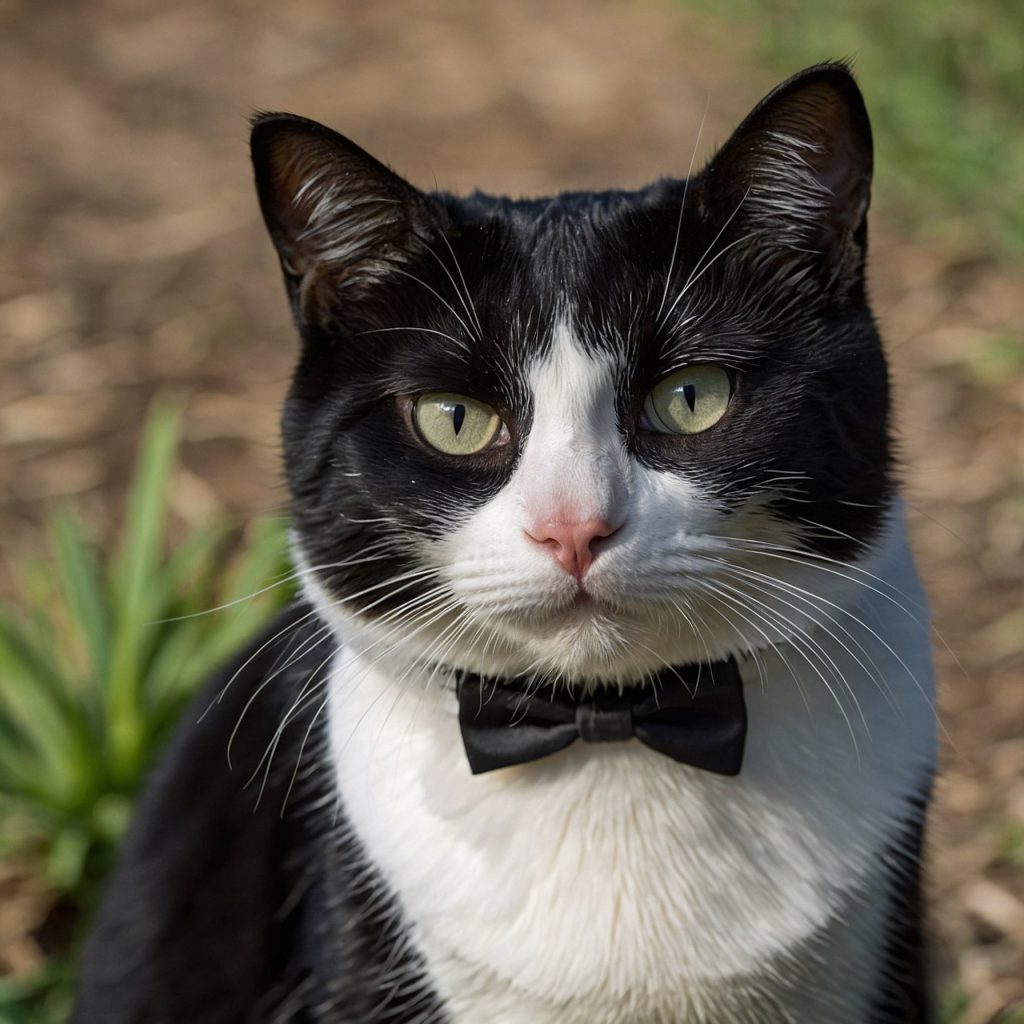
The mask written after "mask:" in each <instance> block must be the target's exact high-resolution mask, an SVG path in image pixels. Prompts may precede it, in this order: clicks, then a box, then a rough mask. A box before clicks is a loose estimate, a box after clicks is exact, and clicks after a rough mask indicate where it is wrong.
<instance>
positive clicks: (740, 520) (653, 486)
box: [310, 327, 935, 1024]
mask: <svg viewBox="0 0 1024 1024" xmlns="http://www.w3.org/2000/svg"><path fill="white" fill-rule="evenodd" d="M615 369H616V368H615V367H614V366H613V365H612V364H611V363H610V362H607V363H601V362H599V361H595V360H593V359H591V358H590V357H588V356H587V355H586V354H585V353H583V352H582V351H581V349H580V348H579V346H578V345H577V344H576V343H575V342H574V341H573V339H572V337H571V334H570V333H569V332H568V330H567V329H566V328H564V327H562V328H561V329H560V331H559V333H558V335H557V336H556V343H555V345H554V348H553V351H552V353H551V355H550V356H549V357H548V359H547V360H546V362H545V363H543V364H542V365H539V366H538V367H536V368H535V369H534V373H533V375H532V379H531V386H532V388H533V394H534V401H535V413H534V426H533V430H532V432H531V435H530V438H529V440H528V443H527V446H526V450H525V452H524V455H523V459H522V462H521V464H520V466H519V468H518V469H517V472H516V474H515V475H514V477H513V479H512V480H511V481H510V482H509V484H508V485H507V486H506V487H505V488H504V490H503V491H502V492H501V493H500V494H499V495H497V496H496V497H495V498H494V499H493V500H492V501H491V502H490V503H489V504H488V505H487V506H486V507H485V508H483V509H482V510H480V511H478V512H477V513H475V514H474V515H473V516H472V517H471V518H470V519H469V520H468V521H467V522H465V523H464V524H463V525H462V526H461V527H460V528H459V529H458V530H457V531H456V532H455V533H454V534H452V535H450V536H449V538H448V539H447V540H446V541H444V542H440V543H438V544H436V545H435V546H433V547H432V548H430V549H429V550H428V551H427V552H426V553H425V557H426V556H429V558H430V559H431V560H432V561H433V563H434V564H436V565H437V567H438V569H439V571H440V572H441V573H442V574H443V576H444V578H445V579H446V580H447V581H448V585H449V586H450V588H451V592H452V593H453V594H454V595H455V596H456V597H457V599H458V602H459V605H460V607H461V608H462V611H461V613H458V614H457V613H453V612H451V610H450V606H446V610H445V609H443V614H439V617H438V618H437V619H436V622H434V621H431V622H428V623H427V626H425V627H423V629H422V631H421V633H420V634H419V635H415V636H412V635H410V636H409V638H408V640H407V642H405V643H400V644H399V645H398V646H397V647H396V646H395V645H394V640H395V639H396V638H397V637H400V636H401V631H395V630H391V631H389V630H385V629H382V628H381V627H379V626H378V627H370V626H367V625H366V624H365V623H364V622H362V621H361V620H360V619H359V618H358V616H356V615H355V614H353V613H351V612H342V611H340V610H339V609H338V607H337V606H335V605H333V604H332V603H331V602H329V601H328V600H327V599H326V597H325V596H324V595H323V594H321V593H319V592H318V590H317V588H316V586H315V584H314V585H312V586H311V588H310V593H311V596H312V597H313V598H314V600H316V601H317V603H318V604H319V605H320V607H321V609H322V611H323V614H324V615H325V616H326V617H327V618H328V619H329V620H330V621H331V622H332V624H334V626H335V627H336V630H337V632H338V633H339V637H340V639H341V642H342V643H343V644H344V645H345V646H344V647H343V648H342V650H341V651H340V652H339V654H338V655H337V656H336V659H335V662H334V666H333V673H332V678H331V681H330V687H329V714H330V734H331V745H332V752H333V757H334V766H335V770H336V772H337V780H338V785H339V789H340V795H341V798H342V800H343V803H344V807H345V810H346V812H347V814H348V815H349V817H350V819H351V821H352V823H353V825H354V827H355V829H356V832H357V833H358V835H359V836H360V838H361V840H362V842H363V843H364V844H365V847H366V849H367V851H368V854H369V856H370V858H371V859H372V860H373V862H374V863H375V864H376V865H377V866H378V868H379V869H380V871H381V872H382V874H383V876H384V878H385V879H386V881H387V882H388V883H389V884H390V885H391V887H392V888H393V889H394V891H395V893H396V894H397V897H398V899H399V901H400V904H401V906H402V908H403V910H404V912H405V914H406V915H407V917H408V920H409V921H410V922H411V927H412V929H413V936H414V939H415V942H416V944H417V945H418V947H419V948H420V949H421V950H422V952H423V954H424V956H425V958H426V961H427V964H428V967H429V969H430V971H431V974H432V976H433V979H434V982H435V984H436V985H437V987H438V990H439V992H440V994H441V995H442V997H443V998H445V1000H446V1001H447V1002H448V1004H449V1007H450V1010H451V1013H452V1019H453V1020H454V1021H455V1022H457V1024H464V1022H473V1024H479V1022H481V1021H488V1022H497V1024H518V1022H522V1024H555V1022H558V1024H584V1022H587V1024H618V1022H622V1021H637V1022H652V1024H655V1022H664V1024H669V1022H672V1024H675V1022H683V1021H700V1022H716V1024H719V1022H720V1024H725V1022H730V1024H735V1022H745V1021H749V1022H758V1024H767V1022H771V1021H793V1022H798V1024H811V1022H814V1024H832V1022H835V1024H842V1022H846V1021H849V1022H855V1021H860V1020H861V1019H862V1017H863V1014H864V1012H865V1009H866V1006H867V1001H868V1000H869V998H870V995H871V992H870V986H871V984H872V981H873V979H874V974H875V969H876V967H877V964H878V956H879V954H880V952H881V945H882V940H881V922H882V919H883V915H884V913H885V910H886V907H885V905H884V899H882V898H881V894H882V893H883V892H884V887H885V884H886V881H887V879H888V865H887V862H886V859H885V853H886V850H887V849H888V848H891V846H892V844H893V843H894V842H895V841H896V840H897V837H898V831H897V830H898V828H899V826H900V825H901V824H902V823H903V822H904V821H905V819H906V817H907V815H908V813H909V809H910V803H911V801H912V799H913V798H914V796H915V795H916V794H917V793H918V792H919V791H920V788H921V787H922V786H923V785H924V784H925V783H926V781H927V779H928V777H929V775H930V772H931V770H932V765H933V761H934V756H935V738H934V736H935V722H934V715H933V710H932V703H931V701H932V675H931V666H930V656H929V644H928V629H927V623H926V614H927V613H926V612H925V611H924V599H923V596H922V594H921V592H920V588H919V585H918V583H917V579H916V576H915V573H914V569H913V565H912V563H911V560H910V555H909V552H908V549H907V545H906V542H905V539H904V534H903V528H902V522H901V518H900V517H899V516H898V515H894V516H893V517H892V519H891V522H890V524H889V529H888V533H887V535H886V537H885V538H884V540H883V542H882V543H881V544H880V545H879V546H878V548H877V550H876V551H875V552H874V554H873V556H872V557H871V558H870V559H868V560H866V561H865V562H864V563H863V564H862V565H859V566H854V567H844V566H837V565H829V564H828V563H818V564H816V565H807V564H798V562H797V561H793V562H790V561H789V560H788V559H787V558H786V556H784V555H782V556H780V555H778V554H775V555H774V556H773V555H772V553H771V552H772V551H776V552H777V548H772V549H766V548H759V547H758V546H757V545H756V544H754V545H746V546H745V545H744V543H743V542H742V541H741V540H738V539H737V538H745V539H746V540H748V541H750V540H753V541H757V540H759V539H760V540H762V541H765V542H770V543H771V544H773V545H782V544H789V545H792V544H793V543H794V542H795V539H796V538H794V537H793V536H792V535H790V534H787V533H786V530H785V529H784V528H783V527H780V526H778V525H777V524H775V523H774V521H772V520H771V519H770V518H769V517H768V516H766V515H764V514H763V513H761V512H760V511H759V510H758V508H757V506H756V505H754V506H753V507H751V508H750V509H748V510H746V511H744V512H740V513H735V514H733V515H732V516H731V517H730V516H726V515H725V514H724V512H723V511H722V510H720V509H717V508H716V507H715V506H714V504H713V503H712V502H711V501H710V500H709V498H708V497H707V495H706V493H705V492H704V490H703V489H702V487H701V485H700V481H699V480H696V479H694V480H689V479H686V478H684V477H681V476H679V475H676V474H666V473H655V472H653V471H651V470H647V469H644V468H643V467H642V466H640V465H639V464H638V463H635V462H633V461H632V460H630V459H629V458H628V456H627V455H626V453H625V451H624V449H623V448H622V446H621V443H620V442H619V441H618V440H617V438H618V436H619V434H618V431H617V430H616V429H615V428H614V412H613V406H612V401H613V391H612V383H611V382H612V380H613V378H614V373H615ZM546 502H547V503H550V504H552V505H554V504H557V503H565V502H568V503H570V504H572V506H573V507H574V508H576V509H578V510H579V511H580V512H581V513H582V514H585V515H591V514H601V515H604V514H608V513H614V515H616V516H618V517H619V518H622V519H624V520H625V525H624V526H623V528H622V530H621V531H620V532H619V533H618V534H617V535H616V536H615V537H614V538H612V539H611V540H610V541H609V544H608V547H607V548H606V549H605V550H602V551H601V553H600V554H599V556H598V558H597V560H596V561H595V563H594V565H593V567H592V569H591V570H590V572H589V573H588V574H587V576H586V577H585V580H586V586H587V590H588V592H589V593H590V594H591V595H592V598H593V603H592V604H590V605H588V606H587V607H585V608H582V609H580V608H578V607H577V606H576V605H575V604H574V600H575V596H576V592H577V588H576V583H575V581H574V580H573V579H572V578H571V577H569V576H567V575H566V574H565V573H564V572H562V571H561V569H559V568H558V566H557V565H556V564H555V562H554V560H553V559H552V558H551V557H550V555H549V554H547V553H546V552H545V551H544V550H542V549H541V548H539V547H538V545H537V544H536V543H535V542H531V541H530V540H529V538H527V537H525V536H524V534H523V531H524V525H525V523H526V522H527V521H528V518H529V516H530V515H534V514H537V513H538V510H539V511H540V512H543V506H544V503H546ZM723 563H726V564H725V565H723ZM736 567H738V569H739V570H742V571H741V572H740V574H739V575H737V574H736V572H734V571H731V570H732V569H735V568H736ZM744 573H745V574H746V575H744ZM751 574H755V575H751ZM757 574H759V575H757ZM763 577H767V578H770V579H773V580H777V581H779V582H778V585H777V586H776V587H774V588H773V587H772V586H771V585H769V584H768V583H766V582H765V579H764V578H763ZM726 588H731V589H726ZM758 588H760V589H758ZM787 588H788V589H787ZM810 593H813V594H815V595H817V597H816V601H815V604H814V605H810V604H808V603H807V601H808V598H806V597H801V595H807V594H810ZM801 602H803V603H801ZM780 616H785V617H786V618H785V619H783V618H781V617H780ZM423 621H426V620H423ZM695 630H698V631H699V632H700V633H701V634H702V635H701V638H700V639H696V638H695ZM407 632H409V633H410V634H411V633H413V631H412V630H407ZM384 640H390V641H391V642H390V643H387V644H385V643H384V642H383V641H384ZM727 652H731V653H736V654H738V655H740V656H741V657H742V656H743V653H744V652H749V657H747V658H744V659H743V661H742V665H743V672H744V677H745V680H746V682H747V703H748V710H749V733H748V741H747V749H746V754H745V760H744V764H743V770H742V773H741V774H740V775H739V776H738V777H737V778H722V777H719V776H715V775H712V774H710V773H707V772H701V771H699V770H696V769H691V768H688V767H685V766H681V765H679V764H676V763H675V762H673V761H671V760H669V759H667V758H665V757H663V756H660V755H657V754H655V753H653V752H651V751H649V750H647V749H646V748H644V747H642V746H640V745H639V744H637V743H635V742H628V743H622V744H603V745H584V744H581V743H578V744H575V745H574V746H572V747H570V748H569V749H568V750H566V751H564V752H562V753H560V754H558V755H555V756H553V757H549V758H546V759H544V760H542V761H539V762H535V763H532V764H528V765H523V766H519V767H516V768H511V769H505V770H502V771H498V772H494V773H491V774H487V775H483V776H479V777H473V776H471V775H470V773H469V768H468V766H467V763H466V759H465V755H464V753H463V750H462V745H461V740H460V737H459V730H458V722H457V717H456V708H455V700H454V697H453V695H452V694H451V692H450V690H449V689H447V688H445V687H443V686H441V685H439V683H440V682H441V681H442V679H441V676H442V673H440V672H438V671H437V669H436V668H434V669H430V670H427V669H426V668H423V667H421V664H420V662H419V661H417V660H416V659H417V658H423V659H427V658H430V659H431V660H434V659H438V658H441V657H442V656H443V660H444V661H445V663H446V664H450V665H454V664H459V665H469V666H471V667H473V668H476V669H480V670H485V671H487V670H490V671H523V670H528V669H531V668H539V669H543V670H544V671H545V672H556V673H558V672H561V673H563V674H564V675H566V676H573V677H576V678H580V677H586V678H588V679H591V680H595V681H596V680H600V679H607V680H619V681H623V682H625V681H627V680H628V679H634V680H635V679H636V677H637V675H638V672H640V673H642V672H644V671H657V670H658V669H659V668H661V667H662V666H663V664H664V663H666V662H668V663H678V662H680V661H684V660H691V659H702V658H706V657H708V656H711V657H715V656H719V655H722V654H725V653H727Z"/></svg>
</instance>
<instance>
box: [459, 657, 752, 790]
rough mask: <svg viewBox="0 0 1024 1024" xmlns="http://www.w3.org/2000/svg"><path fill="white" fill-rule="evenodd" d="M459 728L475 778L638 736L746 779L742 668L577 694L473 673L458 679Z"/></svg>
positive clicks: (686, 760)
mask: <svg viewBox="0 0 1024 1024" xmlns="http://www.w3.org/2000/svg"><path fill="white" fill-rule="evenodd" d="M457 688H458V697H459V726H460V727H461V729H462V742H463V744H464V745H465V748H466V757H467V758H468V759H469V767H470V770H471V771H472V772H473V774H474V775H479V774H481V773H482V772H490V771H494V769H496V768H506V767H508V766H509V765H513V764H522V763H523V762H525V761H535V760H537V758H540V757H547V755H548V754H554V753H555V752H556V751H559V750H562V749H564V748H565V747H567V746H569V744H570V743H573V742H574V741H575V740H577V739H580V740H583V742H584V743H609V742H614V741H617V740H628V739H630V738H632V737H635V738H636V739H638V740H639V741H640V742H641V743H643V744H645V745H646V746H648V747H650V748H651V749H652V750H657V751H658V752H659V753H661V754H666V755H667V756H668V757H671V758H673V759H674V760H676V761H680V762H682V763H683V764H688V765H692V766H693V767H695V768H703V769H705V770H706V771H709V772H715V773H717V774H719V775H738V774H739V772H740V766H741V765H742V763H743V744H744V740H745V739H746V735H747V708H746V704H745V703H744V701H743V680H742V679H741V678H740V673H739V669H738V668H737V667H736V662H735V661H734V660H733V659H732V658H730V659H729V660H728V661H718V662H714V663H711V664H707V663H705V664H700V665H683V666H680V667H678V668H674V669H667V670H665V671H664V672H662V673H661V674H660V675H658V677H657V678H656V679H655V681H654V683H653V685H645V686H643V687H635V688H628V689H627V690H626V691H625V692H624V693H621V694H620V693H618V692H614V691H610V692H600V691H599V692H597V693H593V694H580V695H574V694H572V693H569V692H566V691H565V690H558V691H556V692H553V691H552V688H551V687H550V686H543V687H540V688H537V687H536V686H535V685H534V686H533V688H532V689H531V688H528V687H527V681H526V680H522V681H520V682H519V685H517V682H516V681H515V680H510V681H507V682H503V681H502V680H500V679H492V678H488V677H486V676H483V677H481V676H478V675H473V674H471V673H463V674H460V675H459V677H458V680H457Z"/></svg>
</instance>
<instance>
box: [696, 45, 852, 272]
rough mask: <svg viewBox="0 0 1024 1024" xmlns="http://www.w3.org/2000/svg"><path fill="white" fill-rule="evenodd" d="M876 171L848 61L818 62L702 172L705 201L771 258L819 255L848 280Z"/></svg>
mask: <svg viewBox="0 0 1024 1024" xmlns="http://www.w3.org/2000/svg"><path fill="white" fill-rule="evenodd" d="M871 170H872V143H871V125H870V122H869V121H868V115H867V111H866V110H865V108H864V100H863V98H862V96H861V94H860V90H859V89H858V88H857V84H856V82H854V79H853V76H852V75H851V74H850V71H849V69H848V68H847V67H846V66H845V65H844V64H834V63H832V64H819V65H816V66H815V67H812V68H808V69H806V70H805V71H801V72H800V73H799V74H796V75H794V76H793V77H792V78H790V79H789V80H788V81H786V82H783V83H782V84H781V85H780V86H778V87H777V88H776V89H774V90H773V91H772V92H771V93H769V94H768V95H767V96H766V97H765V98H764V99H763V100H762V101H761V102H760V103H759V104H758V105H757V106H756V107H755V108H754V110H753V111H752V112H751V113H750V114H749V115H748V117H747V118H746V119H745V120H744V121H743V123H742V124H741V125H740V126H739V128H737V129H736V131H735V132H733V134H732V136H731V137H730V138H729V140H728V141H727V142H726V143H725V145H724V146H722V148H721V149H720V150H719V152H718V154H717V155H716V156H715V157H714V158H713V159H712V161H711V163H710V164H709V165H708V166H707V168H706V169H705V170H704V172H703V174H702V176H701V190H700V196H701V208H702V212H703V214H704V216H705V217H707V218H708V220H709V221H710V223H711V224H712V225H713V226H714V225H721V226H722V228H725V226H726V225H727V224H728V225H729V228H728V229H727V230H728V233H729V235H731V236H732V237H733V238H734V239H736V244H737V245H739V246H744V245H747V244H748V242H749V244H751V245H752V246H753V247H754V248H755V251H756V253H757V255H758V256H759V258H761V259H763V260H766V261H768V262H772V263H775V264H781V265H783V266H784V265H786V264H787V263H790V264H791V262H792V261H793V260H794V259H796V260H799V261H800V262H801V263H803V262H806V261H807V260H808V259H810V260H812V261H814V260H818V261H820V262H821V263H822V264H823V269H824V270H825V271H826V273H827V276H828V278H829V279H830V280H839V281H844V280H845V281H849V280H850V279H851V278H852V277H855V276H859V274H860V271H861V269H862V265H863V260H864V252H865V247H866V243H867V231H866V214H867V209H868V203H869V202H870V198H871ZM741 236H745V238H744V240H743V241H740V240H739V239H740V237H741Z"/></svg>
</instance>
